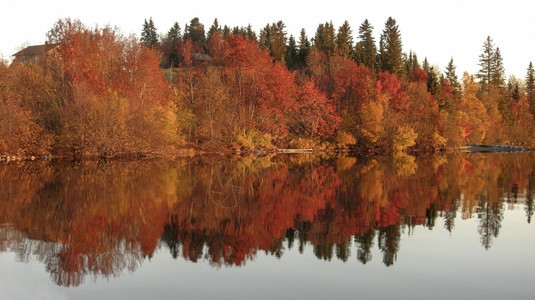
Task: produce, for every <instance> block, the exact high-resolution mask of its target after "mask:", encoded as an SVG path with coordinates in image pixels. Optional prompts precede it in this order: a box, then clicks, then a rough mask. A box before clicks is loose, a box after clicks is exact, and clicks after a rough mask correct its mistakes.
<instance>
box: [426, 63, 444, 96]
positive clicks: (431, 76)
mask: <svg viewBox="0 0 535 300" xmlns="http://www.w3.org/2000/svg"><path fill="white" fill-rule="evenodd" d="M437 73H438V72H437V68H435V67H430V68H429V71H428V72H427V91H428V92H429V93H431V95H433V97H435V99H439V98H440V93H441V87H440V80H439V79H440V78H439V75H438V74H437Z"/></svg>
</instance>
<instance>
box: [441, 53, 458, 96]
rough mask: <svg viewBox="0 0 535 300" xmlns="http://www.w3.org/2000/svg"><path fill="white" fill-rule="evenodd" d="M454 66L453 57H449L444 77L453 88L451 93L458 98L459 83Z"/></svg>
mask: <svg viewBox="0 0 535 300" xmlns="http://www.w3.org/2000/svg"><path fill="white" fill-rule="evenodd" d="M455 70H456V67H455V65H454V64H453V58H451V59H450V62H449V63H448V65H447V66H446V72H445V74H446V79H447V80H448V81H449V83H450V84H451V87H452V89H453V95H454V96H455V97H456V98H458V97H460V96H461V83H460V82H459V78H458V77H457V74H456V73H455Z"/></svg>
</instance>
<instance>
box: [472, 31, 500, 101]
mask: <svg viewBox="0 0 535 300" xmlns="http://www.w3.org/2000/svg"><path fill="white" fill-rule="evenodd" d="M495 53H496V52H495V50H494V43H493V41H492V39H491V38H490V36H488V37H487V39H486V40H485V42H484V43H483V51H482V52H481V54H480V55H479V66H480V67H481V69H479V72H478V73H477V74H476V78H478V79H479V83H480V84H481V89H482V90H483V91H485V92H486V93H488V92H489V89H490V83H491V82H492V78H493V76H494V73H495V61H494V59H495Z"/></svg>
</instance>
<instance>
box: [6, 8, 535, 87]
mask: <svg viewBox="0 0 535 300" xmlns="http://www.w3.org/2000/svg"><path fill="white" fill-rule="evenodd" d="M6 2H7V3H6ZM533 6H534V5H532V3H531V1H527V0H508V1H494V0H487V1H484V0H449V1H430V0H406V1H401V0H378V1H372V0H369V1H343V0H326V1H318V0H308V1H292V0H268V1H262V2H260V1H251V0H248V1H245V0H228V1H225V0H218V1H213V0H204V1H203V0H199V1H193V0H188V1H177V0H175V1H159V0H151V1H138V0H130V1H113V0H92V1H83V2H82V1H73V0H47V1H32V0H29V1H5V2H4V3H2V4H0V9H1V11H2V17H1V18H0V28H1V37H2V42H1V43H0V56H3V57H4V58H10V57H11V55H12V54H13V53H15V52H16V51H17V50H19V49H20V47H21V46H23V45H31V44H42V43H44V41H45V38H46V36H45V34H46V32H47V31H48V30H49V29H50V28H51V27H52V25H53V24H54V23H55V22H56V21H57V20H58V19H59V18H66V17H70V18H73V19H80V20H81V21H82V22H83V23H84V24H85V25H87V26H91V27H92V26H94V25H97V24H98V25H112V26H116V27H118V28H119V29H120V30H121V32H122V33H123V34H136V35H137V36H138V37H139V35H140V32H141V27H142V24H143V21H144V19H145V18H147V19H148V18H149V17H152V18H153V20H154V22H155V25H156V27H157V28H158V31H159V32H160V33H166V32H167V31H168V30H169V28H170V27H171V26H172V25H173V23H174V22H175V21H177V22H179V24H180V25H181V27H182V29H184V25H185V24H186V23H188V22H189V21H190V20H191V19H192V18H194V17H199V18H200V21H201V22H202V23H203V24H204V25H205V29H206V30H207V29H208V28H209V27H210V25H211V24H212V22H213V20H214V18H218V20H219V24H221V25H228V26H230V27H233V26H247V25H248V24H251V25H252V27H253V29H254V30H255V31H256V32H257V33H258V31H259V30H260V29H261V28H262V27H264V26H265V25H266V24H267V23H272V22H276V21H279V20H282V21H283V22H284V23H285V24H286V29H287V33H288V36H289V35H290V34H293V35H294V36H298V35H299V31H300V29H301V28H305V29H306V31H307V34H308V36H309V38H310V37H312V36H314V33H315V31H316V28H317V26H318V24H320V23H324V22H328V21H332V22H333V24H334V26H335V28H338V27H339V26H340V25H342V23H343V22H344V21H345V20H347V21H349V23H350V25H351V28H352V29H353V36H354V37H355V38H356V36H357V35H358V27H359V25H360V24H361V23H362V22H363V21H364V20H365V19H368V20H369V21H370V23H371V24H372V26H374V34H375V37H376V41H377V42H378V40H379V36H380V34H381V31H382V30H383V28H384V23H385V21H386V20H387V19H388V17H389V16H392V17H393V18H394V19H396V21H397V23H398V25H399V29H400V32H401V38H402V42H403V51H404V52H407V53H408V52H409V51H410V50H412V51H414V52H415V53H416V54H417V55H418V59H419V60H420V61H422V60H423V59H424V58H425V57H427V59H428V61H429V62H430V63H431V64H432V65H437V66H438V67H440V68H441V69H442V70H443V69H444V68H445V66H446V65H447V63H448V62H449V60H450V58H452V57H453V60H454V63H455V65H456V66H457V74H458V75H459V76H462V73H463V72H464V71H468V72H469V73H471V74H475V73H476V72H477V70H478V58H479V54H480V53H481V49H482V45H483V42H484V41H485V39H486V38H487V36H490V37H491V38H492V39H493V40H494V43H495V45H496V46H498V47H499V48H500V51H501V53H502V57H503V60H504V65H505V69H506V70H505V71H506V74H507V75H515V76H518V77H521V78H524V77H525V74H526V69H527V67H528V65H529V62H530V61H533V62H535V34H534V32H533V31H532V29H531V28H535V24H534V23H535V19H534V18H533V14H534V13H535V9H534V7H533Z"/></svg>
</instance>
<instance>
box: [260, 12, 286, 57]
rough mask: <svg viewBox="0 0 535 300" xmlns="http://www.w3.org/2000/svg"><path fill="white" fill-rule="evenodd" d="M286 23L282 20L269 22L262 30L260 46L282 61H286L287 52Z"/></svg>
mask: <svg viewBox="0 0 535 300" xmlns="http://www.w3.org/2000/svg"><path fill="white" fill-rule="evenodd" d="M285 28H286V25H284V23H283V22H282V21H279V22H277V23H273V24H271V25H270V24H267V25H266V27H264V29H262V30H261V31H260V38H259V42H258V43H259V47H260V49H265V50H269V53H270V54H271V56H273V57H274V58H275V59H276V60H278V61H280V62H284V56H285V53H286V40H287V38H286V30H285Z"/></svg>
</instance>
